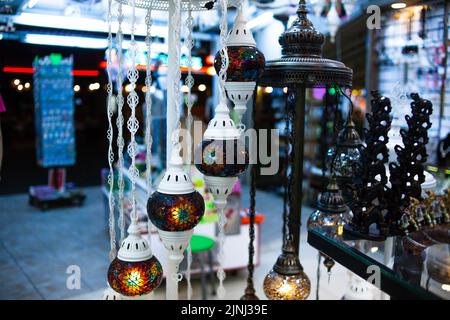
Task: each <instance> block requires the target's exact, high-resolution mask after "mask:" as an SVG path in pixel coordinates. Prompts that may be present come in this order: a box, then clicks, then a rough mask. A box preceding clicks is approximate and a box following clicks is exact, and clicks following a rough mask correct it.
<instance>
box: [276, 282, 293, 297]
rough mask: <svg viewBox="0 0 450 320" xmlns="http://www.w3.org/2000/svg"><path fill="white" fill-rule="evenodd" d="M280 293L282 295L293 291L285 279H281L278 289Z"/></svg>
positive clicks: (290, 293)
mask: <svg viewBox="0 0 450 320" xmlns="http://www.w3.org/2000/svg"><path fill="white" fill-rule="evenodd" d="M278 291H279V292H280V294H282V295H286V296H287V295H292V292H293V291H294V287H293V286H292V285H291V283H290V282H287V281H286V280H284V281H283V283H282V284H281V286H280V288H279V289H278Z"/></svg>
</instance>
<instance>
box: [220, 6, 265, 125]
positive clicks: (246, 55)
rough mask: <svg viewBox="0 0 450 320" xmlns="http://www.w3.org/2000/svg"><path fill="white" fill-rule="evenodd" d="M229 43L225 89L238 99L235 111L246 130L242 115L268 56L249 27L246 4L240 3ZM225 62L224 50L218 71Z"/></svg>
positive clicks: (231, 97)
mask: <svg viewBox="0 0 450 320" xmlns="http://www.w3.org/2000/svg"><path fill="white" fill-rule="evenodd" d="M226 45H227V52H228V58H229V65H228V69H227V81H226V82H225V89H226V91H227V95H228V98H229V99H230V100H231V101H232V102H233V103H234V111H235V112H236V114H237V116H238V121H239V123H238V125H237V127H238V129H239V130H240V131H241V132H243V131H244V130H245V126H244V125H243V124H242V116H243V115H244V114H245V111H246V110H247V102H248V101H250V99H251V98H252V96H253V91H254V90H255V87H256V80H257V79H258V78H260V77H261V76H262V73H263V71H264V64H265V59H264V55H263V54H262V53H261V52H260V51H259V50H258V49H257V48H256V42H255V39H254V38H253V34H252V32H251V30H250V29H249V28H247V20H246V19H245V17H244V14H243V12H242V5H241V6H239V9H238V13H237V15H236V18H235V20H234V26H233V28H232V29H231V31H230V33H229V35H228V38H227V42H226ZM221 64H222V62H221V54H220V52H218V53H217V54H216V58H215V61H214V67H215V69H216V72H217V73H219V71H220V67H221Z"/></svg>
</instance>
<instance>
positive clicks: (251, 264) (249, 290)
mask: <svg viewBox="0 0 450 320" xmlns="http://www.w3.org/2000/svg"><path fill="white" fill-rule="evenodd" d="M255 118H256V88H255V90H254V92H253V110H252V122H253V129H256V128H255V127H256V125H255V123H256V121H255ZM255 207H256V164H252V165H251V171H250V208H249V216H250V226H249V237H250V242H249V244H248V264H247V270H248V275H247V289H246V290H245V291H246V294H247V293H248V294H253V297H254V298H257V297H256V295H255V288H254V283H253V274H254V270H255V265H254V261H253V260H254V256H255V216H256V211H255Z"/></svg>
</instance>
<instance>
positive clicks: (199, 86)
mask: <svg viewBox="0 0 450 320" xmlns="http://www.w3.org/2000/svg"><path fill="white" fill-rule="evenodd" d="M198 91H201V92H203V91H206V86H205V85H204V84H203V83H202V84H199V85H198Z"/></svg>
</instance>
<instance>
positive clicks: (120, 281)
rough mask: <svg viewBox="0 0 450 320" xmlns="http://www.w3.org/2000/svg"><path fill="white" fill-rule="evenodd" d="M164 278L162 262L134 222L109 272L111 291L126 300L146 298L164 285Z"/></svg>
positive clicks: (135, 221)
mask: <svg viewBox="0 0 450 320" xmlns="http://www.w3.org/2000/svg"><path fill="white" fill-rule="evenodd" d="M162 276H163V269H162V267H161V264H160V262H159V261H158V259H157V258H156V257H155V256H153V254H152V250H151V248H150V245H149V243H148V242H147V240H145V239H144V238H143V237H142V236H141V234H140V230H139V227H138V225H137V220H136V219H133V220H132V222H131V224H130V226H129V228H128V236H127V237H126V238H125V240H124V241H123V242H122V244H121V246H120V249H119V252H118V253H117V257H116V258H115V259H114V260H113V261H112V262H111V264H110V266H109V269H108V283H109V285H110V287H111V289H113V290H114V291H116V292H118V293H119V294H121V295H123V296H126V297H139V296H144V295H147V294H149V293H151V292H152V291H153V290H154V289H156V288H157V287H158V286H159V285H160V284H161V281H162Z"/></svg>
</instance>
